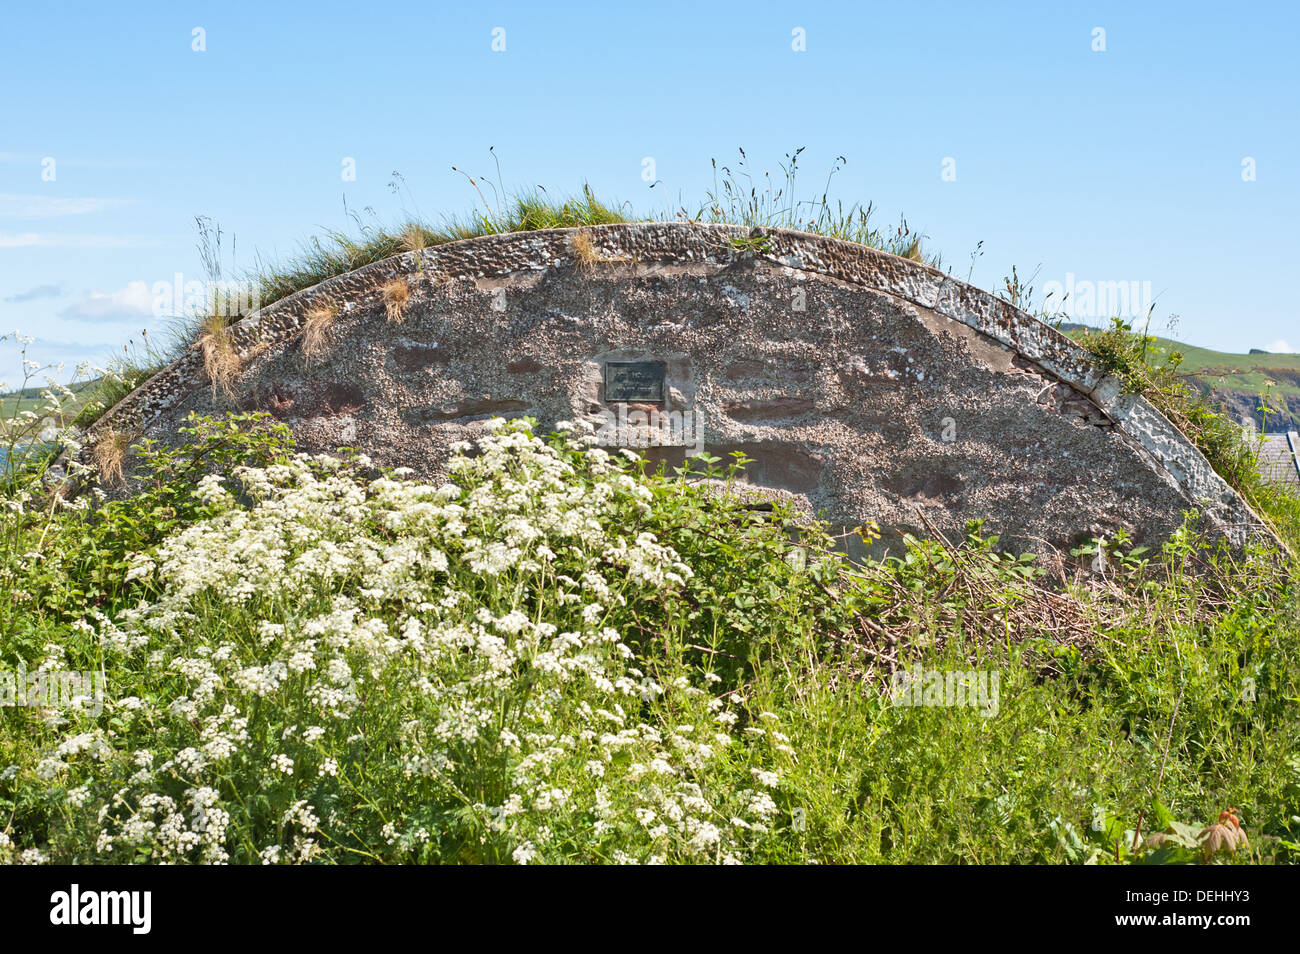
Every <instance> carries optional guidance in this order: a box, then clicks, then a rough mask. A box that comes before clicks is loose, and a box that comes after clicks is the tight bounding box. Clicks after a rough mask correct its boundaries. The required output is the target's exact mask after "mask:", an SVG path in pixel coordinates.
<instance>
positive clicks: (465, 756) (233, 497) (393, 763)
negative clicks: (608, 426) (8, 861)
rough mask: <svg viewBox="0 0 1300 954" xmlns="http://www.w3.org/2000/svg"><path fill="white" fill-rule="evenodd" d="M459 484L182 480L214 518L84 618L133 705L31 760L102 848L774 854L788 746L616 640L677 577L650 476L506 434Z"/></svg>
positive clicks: (421, 854) (293, 468) (690, 676)
mask: <svg viewBox="0 0 1300 954" xmlns="http://www.w3.org/2000/svg"><path fill="white" fill-rule="evenodd" d="M449 470H450V478H451V479H450V482H446V483H441V484H430V483H422V482H419V481H417V480H413V479H411V478H410V476H409V472H401V474H400V476H399V473H398V472H394V473H393V474H392V475H389V476H384V477H380V478H378V479H366V478H363V477H362V476H361V469H360V467H359V466H358V465H357V464H356V463H349V462H346V461H341V460H339V459H336V458H332V457H327V456H314V457H313V456H306V455H298V456H295V457H292V458H291V459H289V460H287V461H285V462H282V463H276V464H272V465H270V466H266V467H238V468H235V469H234V470H233V472H232V473H230V474H229V475H226V476H224V477H221V476H213V477H209V478H206V479H204V480H203V481H202V483H201V484H200V485H199V491H198V492H199V495H200V496H201V498H202V499H203V501H205V503H206V504H207V505H208V506H209V510H208V511H207V513H208V514H209V515H208V516H205V517H204V518H203V519H201V520H198V521H197V522H194V523H192V524H191V525H189V526H187V527H184V528H183V529H180V530H179V531H178V532H176V533H174V534H173V535H172V536H170V537H168V538H167V539H165V540H164V541H163V542H162V543H161V544H160V545H159V546H157V547H156V548H153V549H152V550H151V551H150V552H147V553H141V554H138V555H136V556H135V557H134V558H133V559H132V560H131V561H130V568H129V571H128V573H127V575H128V577H129V578H134V579H137V580H139V581H140V582H141V583H142V584H143V586H144V592H146V593H147V594H148V596H147V598H145V599H142V600H141V601H140V602H139V603H138V604H137V605H135V606H133V607H131V608H129V609H127V610H125V611H122V612H118V613H115V614H114V615H113V618H109V617H107V616H103V615H99V616H92V619H91V625H93V626H94V630H95V634H96V638H97V639H98V641H99V643H100V645H101V647H102V650H103V653H104V655H105V659H106V662H105V668H106V671H107V675H108V681H109V685H110V687H111V686H113V685H114V684H117V685H127V684H129V685H130V686H131V695H130V696H129V697H125V696H124V697H123V698H121V699H120V700H119V701H117V702H116V703H114V702H112V701H110V702H109V703H108V707H107V710H106V712H105V719H103V720H101V721H100V722H99V724H97V725H93V726H92V727H87V726H91V723H86V725H83V726H81V727H80V728H74V727H69V731H68V733H67V735H66V736H65V737H64V738H63V740H62V742H61V743H60V744H58V745H56V746H53V747H51V749H50V751H49V752H47V753H46V754H45V757H44V758H43V760H42V761H41V763H40V770H41V773H42V775H43V776H44V777H45V778H46V779H47V780H49V783H50V784H67V785H68V786H69V788H70V790H71V791H72V792H73V794H72V795H71V797H70V799H69V804H70V805H72V806H73V807H75V808H78V809H80V810H83V811H85V812H87V813H89V814H90V817H92V818H93V819H94V826H92V827H97V828H98V830H97V831H96V832H95V833H94V834H93V838H94V850H95V852H96V853H97V854H98V855H99V856H100V857H101V858H102V859H103V860H116V861H126V860H141V859H150V860H155V861H202V862H224V861H242V862H245V863H264V864H273V863H286V862H311V861H320V860H334V861H347V860H370V861H373V860H395V861H410V860H416V861H419V860H437V859H439V858H443V857H446V858H448V859H462V860H464V859H468V860H500V861H512V860H513V861H516V862H520V863H526V862H548V861H559V860H578V861H615V860H617V861H619V862H622V863H629V862H647V863H656V862H663V861H672V860H690V861H707V862H736V861H741V860H744V859H745V858H746V857H747V854H748V853H749V852H751V851H753V850H754V849H755V847H756V846H757V845H759V844H761V842H762V840H763V839H764V837H765V836H766V834H767V833H768V832H769V830H770V829H771V827H772V826H773V824H774V820H775V819H776V818H777V817H778V816H779V815H780V813H781V808H780V807H779V805H778V804H777V801H776V799H778V798H779V797H780V790H781V789H780V776H779V768H780V766H781V765H784V764H786V763H787V761H788V759H789V758H791V757H792V754H793V753H792V750H789V748H788V746H782V748H781V750H780V751H778V750H777V747H776V746H775V745H771V744H769V742H770V741H771V740H779V741H782V742H783V741H784V736H780V735H779V733H777V732H776V731H775V729H773V728H771V727H770V726H768V727H760V728H759V729H758V732H757V734H756V735H743V734H742V733H739V732H738V731H737V730H736V728H735V727H736V725H737V722H738V720H741V719H742V716H738V714H737V707H736V705H735V704H734V703H733V702H731V701H728V698H727V697H725V696H723V697H715V696H714V695H713V692H714V691H715V690H714V688H713V687H714V683H715V682H716V681H717V677H716V676H715V675H714V674H713V673H711V672H706V671H704V670H701V669H698V668H695V667H692V666H691V665H689V664H687V663H686V662H684V661H683V658H682V654H681V653H680V652H676V651H674V649H673V647H672V646H670V645H664V646H662V647H659V648H658V649H657V650H656V652H655V653H645V652H641V651H637V650H634V648H633V647H634V646H635V645H637V644H638V643H639V642H640V641H644V640H646V639H647V638H649V639H651V640H653V639H655V638H656V636H657V634H656V632H655V631H653V629H652V630H651V631H650V632H648V633H647V632H646V631H645V626H643V625H640V624H639V622H638V621H640V620H641V619H643V618H655V617H654V616H653V614H654V613H667V614H671V613H672V612H674V610H672V607H673V606H674V605H677V602H678V601H679V600H680V593H681V591H682V589H683V587H684V586H685V584H686V583H687V581H688V580H690V578H691V576H692V570H691V568H690V567H689V566H687V565H686V563H685V562H683V560H682V559H681V558H680V556H679V554H678V553H677V552H676V551H675V550H674V549H673V547H671V546H669V545H667V544H666V543H665V542H664V541H663V540H661V539H660V538H659V537H658V536H657V535H656V534H655V533H654V532H652V531H651V530H648V529H645V528H644V526H643V518H644V517H645V516H646V515H647V514H648V513H649V511H650V502H651V500H652V492H651V490H650V489H649V488H648V486H647V484H646V482H645V481H644V480H643V479H641V478H639V477H638V476H634V475H633V474H632V473H630V472H629V465H627V464H626V463H625V462H623V461H621V460H618V459H615V458H611V457H610V456H609V455H608V454H606V453H605V452H604V451H601V450H600V449H598V448H594V447H591V446H590V439H589V438H588V437H584V436H582V435H581V434H578V435H577V436H574V435H573V433H572V431H570V432H569V435H568V436H565V437H562V438H561V437H557V438H554V439H552V441H550V442H548V441H545V440H542V439H540V438H538V437H536V436H534V435H533V434H532V433H531V432H530V430H529V428H528V427H527V425H525V424H521V423H514V424H505V423H504V422H494V428H493V429H491V430H490V431H489V432H488V434H487V435H486V436H485V437H483V438H482V439H481V440H480V441H479V443H478V447H477V453H476V454H475V455H474V456H463V455H462V456H457V457H455V458H453V460H452V462H451V465H450V468H449ZM81 625H83V626H84V625H86V624H85V623H83V624H81ZM658 638H659V639H660V641H661V642H663V641H664V639H665V638H666V637H664V636H663V634H658ZM746 721H748V720H746ZM109 726H111V728H108V727H109ZM74 783H75V788H73V786H74ZM9 845H10V842H9V840H8V839H7V838H6V839H5V840H4V841H0V855H4V854H5V853H6V852H8V853H9V854H10V855H13V854H15V852H13V851H12V850H11V849H10V847H9Z"/></svg>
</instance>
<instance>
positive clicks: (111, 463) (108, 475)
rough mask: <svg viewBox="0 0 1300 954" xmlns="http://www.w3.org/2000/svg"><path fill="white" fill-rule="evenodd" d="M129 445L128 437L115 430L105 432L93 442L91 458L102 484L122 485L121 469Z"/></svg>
mask: <svg viewBox="0 0 1300 954" xmlns="http://www.w3.org/2000/svg"><path fill="white" fill-rule="evenodd" d="M130 444H131V439H130V437H128V436H127V434H126V433H124V432H123V431H119V430H116V429H113V430H109V431H105V432H104V435H103V436H102V437H100V438H99V440H97V441H95V447H94V450H93V452H92V455H91V456H92V459H93V461H94V464H95V470H96V471H98V472H99V479H100V480H101V481H102V482H103V483H105V484H107V485H108V486H110V487H116V486H119V485H120V484H121V483H122V468H123V465H124V464H125V463H126V450H127V448H128V447H129V446H130Z"/></svg>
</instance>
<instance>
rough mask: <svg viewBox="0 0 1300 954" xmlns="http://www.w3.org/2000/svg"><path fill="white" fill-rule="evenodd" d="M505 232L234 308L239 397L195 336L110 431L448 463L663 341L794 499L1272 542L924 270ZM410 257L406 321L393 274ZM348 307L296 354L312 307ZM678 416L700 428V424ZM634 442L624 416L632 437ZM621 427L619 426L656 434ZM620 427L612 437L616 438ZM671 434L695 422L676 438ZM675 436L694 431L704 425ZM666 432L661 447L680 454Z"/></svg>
mask: <svg viewBox="0 0 1300 954" xmlns="http://www.w3.org/2000/svg"><path fill="white" fill-rule="evenodd" d="M585 231H586V233H587V235H588V236H589V237H590V238H591V239H592V241H593V243H594V246H595V248H596V250H597V253H598V255H599V256H600V257H601V259H602V260H601V261H597V262H594V263H593V262H590V261H587V262H585V263H583V264H579V263H577V262H575V256H574V253H573V250H572V245H571V242H572V239H573V234H574V233H573V230H554V231H547V232H532V233H522V234H516V235H504V236H493V237H488V238H482V239H473V240H469V241H466V242H458V243H454V244H452V245H445V246H440V247H438V248H434V249H429V250H425V251H423V252H418V253H409V254H406V255H402V256H397V257H394V258H392V259H388V260H386V261H383V262H379V263H376V264H375V265H371V266H368V267H366V268H363V269H359V270H357V271H355V272H351V273H349V274H347V275H342V276H339V277H337V278H335V279H331V280H330V281H327V282H324V283H322V284H321V285H319V286H316V287H315V288H311V289H307V290H306V291H303V292H300V293H298V294H296V295H293V296H291V297H290V298H287V299H285V300H283V301H281V302H277V303H276V304H274V305H271V306H269V307H267V308H264V309H262V310H261V311H260V312H259V313H257V314H256V315H254V316H251V317H249V318H247V319H245V320H244V321H242V322H240V323H239V324H238V325H236V326H235V328H234V337H235V341H236V343H237V347H238V348H239V350H240V351H241V352H242V353H244V354H245V355H246V356H247V362H246V367H245V371H244V373H243V374H242V375H241V377H240V379H239V381H238V386H237V388H236V395H235V398H234V399H233V400H229V399H226V398H224V397H221V396H219V395H218V396H217V397H215V398H214V396H213V393H212V391H211V389H210V388H209V387H208V386H207V383H206V381H205V380H204V378H203V372H202V362H201V360H200V358H199V356H198V354H197V352H195V351H191V352H190V353H189V354H187V355H186V356H184V357H183V358H181V359H180V360H179V361H178V362H176V363H175V364H174V365H173V366H172V367H170V368H168V369H167V370H165V371H164V372H162V373H161V374H159V375H158V376H157V377H156V378H154V379H153V380H151V381H150V382H148V383H147V384H146V385H145V386H144V387H142V388H141V389H140V390H139V391H137V392H136V393H135V394H133V395H131V396H130V397H129V398H127V399H126V400H125V401H123V402H122V404H120V405H119V406H118V407H117V408H114V409H113V411H112V412H110V414H109V415H106V417H105V418H104V419H103V420H102V421H101V422H100V423H99V424H98V425H96V428H95V430H94V432H93V433H92V439H93V438H94V436H95V434H102V433H104V432H105V430H107V429H110V428H112V429H118V430H127V431H130V432H131V433H133V434H140V433H147V434H148V435H150V436H154V437H161V438H163V439H167V438H169V437H174V436H175V430H176V428H177V427H178V426H179V422H180V421H181V420H182V418H183V417H184V416H185V415H186V414H188V413H189V412H190V411H192V410H196V411H199V412H201V413H212V412H216V411H220V410H223V409H230V408H232V407H239V408H242V409H254V408H256V409H264V410H267V411H270V412H271V413H272V414H274V415H276V416H277V417H279V418H281V419H283V420H286V421H288V422H290V423H291V424H292V426H293V429H294V431H295V434H296V435H297V438H298V440H299V441H300V443H301V444H302V445H303V446H305V447H306V448H309V449H312V450H332V449H334V448H335V447H337V446H340V445H360V446H362V447H364V448H365V449H366V450H367V452H368V453H370V454H371V456H372V457H374V458H376V459H377V460H378V461H380V462H382V463H385V464H391V465H404V466H408V467H413V468H415V469H416V470H417V471H418V472H423V473H426V474H433V473H436V472H437V471H438V470H439V469H440V467H441V466H442V464H443V462H444V461H445V460H446V458H447V456H448V453H449V450H448V449H449V447H450V445H451V444H452V443H454V442H456V441H459V440H464V439H470V438H472V437H473V436H475V435H476V434H477V433H479V432H480V430H481V429H482V427H483V426H484V423H485V422H486V421H487V420H488V419H489V418H490V417H492V416H498V415H500V416H506V417H513V416H519V415H531V416H534V417H537V418H539V419H540V420H541V422H542V424H543V425H544V426H545V427H548V428H549V427H550V426H552V425H554V424H555V423H557V422H559V421H561V420H567V419H574V418H578V419H587V420H589V421H591V422H592V423H593V424H596V425H599V424H600V423H601V422H602V421H604V422H607V421H608V420H609V419H610V418H609V411H610V410H612V409H613V408H612V407H611V404H612V402H608V401H606V400H605V394H604V376H603V368H604V365H605V363H606V362H607V361H611V360H612V361H658V362H662V363H663V366H664V369H665V370H664V385H665V395H664V400H663V402H662V403H652V404H648V405H632V406H631V410H632V411H634V412H635V411H636V410H642V411H651V410H658V411H667V412H683V411H685V412H693V413H695V414H696V415H697V418H696V421H697V422H699V421H702V425H703V433H702V436H703V441H704V447H705V449H706V450H707V451H708V453H710V454H713V455H717V456H722V457H724V458H725V457H726V455H727V454H728V453H729V452H731V451H736V450H739V451H744V452H745V453H746V454H747V455H748V456H750V457H752V458H754V459H755V463H754V464H753V465H751V466H750V468H749V470H748V480H749V482H750V483H751V484H752V485H753V486H754V487H755V488H756V489H761V490H763V491H764V492H769V493H773V494H777V495H780V496H784V497H788V498H789V499H792V500H793V501H794V502H795V503H796V504H798V505H799V506H800V507H801V508H803V509H804V510H805V511H807V512H810V513H819V514H822V515H824V516H825V517H827V518H828V519H830V520H831V521H832V522H834V523H836V524H839V525H844V526H850V527H851V526H856V525H858V524H861V523H864V522H866V521H868V520H876V521H877V522H878V523H880V524H881V525H882V527H885V528H887V529H889V530H891V531H892V532H893V533H892V537H887V540H888V539H891V538H892V539H896V535H897V533H898V532H901V531H903V530H912V531H914V532H918V533H923V532H926V529H927V528H926V527H925V524H926V523H927V522H928V523H930V524H932V525H933V526H935V527H937V528H939V529H941V530H943V531H945V532H953V531H958V532H959V531H960V528H961V526H962V524H963V523H964V521H965V520H967V519H970V518H975V517H984V518H988V520H989V526H990V527H991V528H992V529H994V530H996V531H997V532H1000V533H1002V535H1003V539H1004V541H1005V542H1006V543H1008V544H1009V545H1011V546H1014V547H1017V548H1022V549H1032V550H1035V551H1040V552H1049V553H1050V552H1052V551H1053V550H1057V549H1059V550H1065V549H1068V547H1069V546H1070V545H1071V544H1072V543H1073V542H1075V541H1076V540H1078V539H1079V538H1081V537H1084V536H1092V535H1099V534H1105V535H1110V534H1113V533H1114V532H1115V531H1116V530H1117V529H1119V528H1121V527H1123V528H1126V529H1128V530H1129V531H1131V532H1133V533H1134V534H1135V535H1136V537H1137V538H1138V539H1139V540H1142V541H1146V542H1156V541H1158V540H1160V539H1161V538H1163V537H1165V536H1166V535H1168V534H1169V533H1170V532H1171V531H1173V530H1174V529H1175V528H1176V527H1177V526H1179V525H1180V524H1181V523H1182V520H1183V512H1184V511H1185V510H1187V509H1190V508H1196V509H1199V510H1200V511H1201V513H1202V515H1203V519H1204V522H1205V523H1206V524H1207V525H1208V526H1209V527H1210V528H1211V529H1212V530H1213V531H1215V532H1216V533H1218V534H1221V535H1222V536H1223V537H1225V538H1226V539H1228V540H1229V541H1230V542H1231V543H1233V544H1234V545H1238V546H1239V545H1241V544H1243V543H1245V542H1246V541H1247V540H1248V539H1250V538H1252V537H1264V538H1269V535H1268V534H1267V531H1265V530H1264V529H1263V527H1262V524H1261V523H1260V521H1259V519H1258V518H1257V517H1256V516H1255V514H1253V513H1252V512H1251V511H1250V509H1249V507H1248V506H1247V505H1246V504H1245V502H1244V501H1243V500H1242V499H1241V498H1240V497H1239V496H1238V495H1237V494H1236V493H1235V492H1234V491H1232V489H1231V488H1229V487H1228V485H1227V484H1226V483H1225V482H1224V481H1223V480H1222V479H1221V478H1219V477H1218V475H1217V474H1215V473H1214V471H1213V470H1212V468H1211V467H1210V466H1209V464H1208V462H1207V461H1206V460H1205V459H1204V457H1203V456H1202V455H1201V454H1200V453H1199V452H1197V451H1196V450H1195V448H1194V447H1193V446H1192V445H1191V444H1190V442H1189V441H1188V440H1187V439H1186V438H1185V437H1184V436H1183V435H1182V434H1181V433H1180V432H1179V431H1177V429H1175V428H1174V427H1173V426H1172V425H1170V424H1169V422H1168V421H1167V420H1166V419H1165V418H1164V417H1163V416H1162V415H1160V413H1159V412H1158V411H1156V410H1155V409H1154V408H1153V407H1152V406H1151V405H1150V404H1149V403H1148V402H1147V401H1146V400H1144V399H1142V398H1140V397H1135V396H1132V395H1125V394H1123V393H1121V389H1120V387H1119V384H1118V382H1116V381H1115V380H1113V379H1110V378H1106V377H1105V376H1103V375H1102V374H1101V373H1100V372H1099V371H1098V370H1097V369H1096V368H1095V367H1094V366H1093V365H1092V364H1091V362H1090V361H1089V359H1088V358H1087V356H1086V355H1085V354H1084V353H1083V352H1081V351H1080V350H1079V349H1078V348H1077V347H1076V346H1075V345H1074V344H1073V343H1071V342H1070V341H1069V339H1068V338H1066V337H1065V336H1064V335H1061V334H1059V333H1058V332H1056V331H1055V330H1053V329H1051V328H1049V327H1047V326H1046V325H1043V324H1042V323H1040V322H1038V321H1036V320H1034V319H1033V318H1031V317H1030V316H1028V315H1026V314H1024V313H1023V312H1021V311H1018V310H1017V309H1015V308H1013V307H1011V306H1010V305H1008V304H1007V303H1005V302H1003V301H1000V300H998V299H996V298H994V297H992V296H990V295H988V294H986V293H984V292H981V291H979V290H978V289H975V288H973V287H971V286H969V285H966V284H965V283H963V282H960V281H958V280H956V279H953V278H951V277H949V276H946V275H943V274H941V273H940V272H938V271H935V270H934V269H930V268H927V267H925V266H921V265H918V264H916V263H914V262H911V261H907V260H904V259H901V258H897V257H895V256H891V255H887V254H885V253H882V252H877V251H875V250H872V249H868V248H864V247H862V246H858V245H854V244H850V243H845V242H839V241H835V240H831V239H826V238H823V237H820V236H813V235H807V234H804V233H797V232H789V231H784V230H772V231H770V232H767V233H765V234H766V235H767V237H768V238H767V244H766V248H765V250H761V251H757V252H755V251H744V250H741V249H738V248H737V247H736V246H735V245H734V244H733V240H734V239H737V238H742V237H746V236H748V234H749V233H748V232H747V230H744V229H739V228H734V227H726V226H692V225H680V224H654V225H616V226H602V227H599V228H594V229H589V230H585ZM398 276H401V277H405V278H406V279H407V280H408V282H409V284H410V287H411V290H412V296H411V300H410V302H409V304H408V306H407V309H406V313H405V318H404V320H403V321H402V322H401V323H400V324H395V323H391V322H389V321H388V320H387V319H386V318H385V314H384V307H383V303H382V295H381V288H382V286H383V284H384V283H385V282H387V281H389V280H390V279H392V278H394V277H398ZM326 302H332V303H334V304H335V305H337V306H338V308H339V317H338V319H337V322H336V325H335V327H334V330H333V344H332V345H331V348H330V350H329V351H328V353H327V354H326V355H324V356H323V357H322V358H320V359H318V360H317V361H316V362H314V363H311V364H308V363H306V362H305V361H304V360H303V355H302V351H301V344H300V338H301V329H302V326H303V321H304V317H305V315H306V314H307V312H308V311H309V310H310V309H312V308H313V307H316V306H318V305H320V304H322V303H326ZM688 436H689V434H688ZM625 437H626V435H625ZM645 437H646V432H645V431H644V429H641V430H640V431H638V430H637V429H635V428H634V429H633V434H632V438H631V440H632V441H633V442H634V443H644V440H645ZM620 439H624V438H620ZM677 443H683V441H677ZM684 443H691V441H690V440H686V441H684ZM681 454H682V451H681V450H680V449H676V450H674V449H663V448H661V449H657V450H653V451H651V452H650V456H652V457H669V458H672V457H673V456H674V455H676V456H680V455H681Z"/></svg>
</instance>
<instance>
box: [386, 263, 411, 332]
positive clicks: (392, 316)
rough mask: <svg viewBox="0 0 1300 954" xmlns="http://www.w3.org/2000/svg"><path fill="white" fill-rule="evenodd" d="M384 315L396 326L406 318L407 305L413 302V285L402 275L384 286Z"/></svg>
mask: <svg viewBox="0 0 1300 954" xmlns="http://www.w3.org/2000/svg"><path fill="white" fill-rule="evenodd" d="M383 292H384V314H385V315H387V316H388V320H389V321H390V322H391V323H392V324H395V325H400V324H401V323H402V321H403V319H405V318H406V304H407V302H409V301H410V300H411V285H410V283H409V282H407V280H406V279H405V278H402V277H401V276H400V275H399V276H398V277H396V278H393V279H390V280H389V281H388V282H387V283H386V284H385V285H384V289H383Z"/></svg>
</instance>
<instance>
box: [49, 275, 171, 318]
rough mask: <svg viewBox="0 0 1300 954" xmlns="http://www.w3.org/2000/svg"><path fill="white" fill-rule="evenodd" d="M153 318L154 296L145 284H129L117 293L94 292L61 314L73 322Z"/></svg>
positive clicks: (60, 315)
mask: <svg viewBox="0 0 1300 954" xmlns="http://www.w3.org/2000/svg"><path fill="white" fill-rule="evenodd" d="M152 316H153V295H152V294H150V292H149V286H148V285H146V284H145V283H144V282H128V283H127V286H126V287H125V288H121V289H118V290H117V291H111V292H101V291H92V292H91V293H90V294H89V295H86V296H85V297H84V298H81V299H79V300H78V301H75V302H73V303H72V304H71V305H69V306H68V307H67V308H64V309H63V310H62V311H60V312H59V317H61V318H69V319H71V320H73V321H102V320H105V319H108V320H112V319H121V318H149V317H152Z"/></svg>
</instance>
